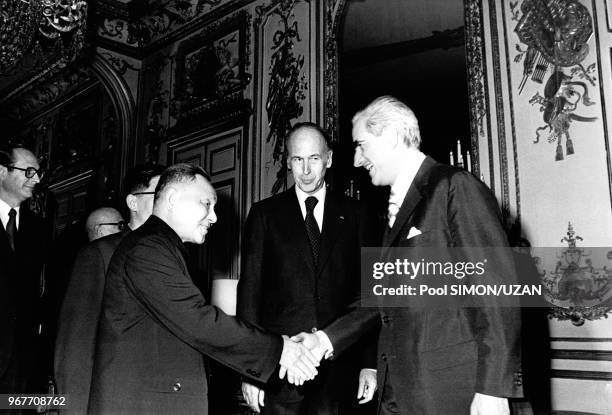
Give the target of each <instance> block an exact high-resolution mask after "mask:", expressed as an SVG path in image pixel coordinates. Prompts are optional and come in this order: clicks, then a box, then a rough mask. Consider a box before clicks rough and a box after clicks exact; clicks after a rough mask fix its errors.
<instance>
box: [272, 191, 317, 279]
mask: <svg viewBox="0 0 612 415" xmlns="http://www.w3.org/2000/svg"><path fill="white" fill-rule="evenodd" d="M284 196H285V197H284V198H283V201H282V203H283V206H282V209H281V210H280V214H279V221H280V223H281V229H287V230H289V232H292V234H293V239H294V242H295V244H292V246H294V247H295V249H296V250H297V252H298V254H299V255H301V256H302V257H304V258H306V262H307V263H308V266H309V267H310V269H311V271H312V272H313V273H314V272H315V264H314V259H313V258H312V250H311V249H310V242H309V241H308V234H307V233H306V225H305V224H304V216H302V210H301V208H300V202H299V200H298V198H297V194H296V193H295V187H291V188H290V189H289V190H287V191H286V192H285V194H284Z"/></svg>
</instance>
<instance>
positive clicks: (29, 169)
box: [6, 166, 46, 179]
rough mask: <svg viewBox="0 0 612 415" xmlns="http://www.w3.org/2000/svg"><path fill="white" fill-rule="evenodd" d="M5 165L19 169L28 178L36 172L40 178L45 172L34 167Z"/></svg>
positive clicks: (11, 168)
mask: <svg viewBox="0 0 612 415" xmlns="http://www.w3.org/2000/svg"><path fill="white" fill-rule="evenodd" d="M6 167H7V168H8V169H9V170H21V171H23V172H25V177H26V178H28V179H31V178H32V177H34V175H36V174H38V178H39V179H42V178H43V176H44V175H45V173H46V172H45V170H44V169H35V168H34V167H26V168H25V169H24V168H21V167H17V166H6Z"/></svg>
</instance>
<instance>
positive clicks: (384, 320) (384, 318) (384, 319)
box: [382, 314, 391, 324]
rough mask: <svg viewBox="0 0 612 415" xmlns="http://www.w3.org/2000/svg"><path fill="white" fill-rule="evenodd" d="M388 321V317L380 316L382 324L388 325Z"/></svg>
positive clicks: (389, 318) (389, 319)
mask: <svg viewBox="0 0 612 415" xmlns="http://www.w3.org/2000/svg"><path fill="white" fill-rule="evenodd" d="M390 321H391V317H389V316H388V315H386V314H385V315H383V316H382V322H383V323H384V324H389V322H390Z"/></svg>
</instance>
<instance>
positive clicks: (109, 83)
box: [92, 54, 136, 192]
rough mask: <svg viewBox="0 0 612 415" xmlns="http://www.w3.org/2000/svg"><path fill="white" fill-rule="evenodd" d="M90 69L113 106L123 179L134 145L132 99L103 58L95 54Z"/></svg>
mask: <svg viewBox="0 0 612 415" xmlns="http://www.w3.org/2000/svg"><path fill="white" fill-rule="evenodd" d="M92 68H93V69H94V71H95V72H96V74H97V75H98V78H99V79H100V81H101V82H102V85H103V86H104V88H105V89H106V91H107V92H108V94H109V96H110V98H111V101H112V103H113V106H114V108H115V110H116V112H117V117H118V118H119V119H118V124H119V128H120V130H119V132H118V137H119V142H120V143H121V149H120V154H121V162H120V166H121V172H120V175H119V177H123V176H124V173H125V172H126V171H127V169H128V167H129V166H130V165H131V160H132V158H133V154H131V152H132V151H133V150H132V149H133V148H134V143H135V136H136V134H135V130H136V113H135V111H136V110H135V104H134V97H133V96H132V93H131V92H130V88H129V87H128V86H127V84H126V83H125V80H124V79H123V77H122V76H121V75H122V74H120V73H118V72H117V71H116V70H115V68H114V66H113V65H112V64H111V63H110V62H108V61H107V60H106V59H104V56H103V55H101V54H97V55H96V56H95V58H94V61H93V63H92ZM122 185H123V183H122V182H121V181H120V184H119V192H121V191H122V190H123V189H122V188H121V186H122Z"/></svg>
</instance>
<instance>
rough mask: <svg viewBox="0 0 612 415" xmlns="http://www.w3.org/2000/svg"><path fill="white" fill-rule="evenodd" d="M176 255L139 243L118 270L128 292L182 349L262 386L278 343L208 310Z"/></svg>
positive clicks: (151, 241)
mask: <svg viewBox="0 0 612 415" xmlns="http://www.w3.org/2000/svg"><path fill="white" fill-rule="evenodd" d="M178 255H179V254H178V252H175V250H173V249H171V248H170V247H168V246H167V245H166V242H165V241H164V240H162V239H161V238H159V237H156V236H153V237H150V238H147V239H144V240H142V241H141V242H140V243H139V244H138V245H136V246H135V247H133V248H132V249H131V251H130V252H129V255H128V258H127V261H126V262H125V265H124V266H125V275H126V277H125V279H126V281H125V282H126V286H127V289H128V291H130V292H131V294H132V295H133V296H134V297H135V298H136V300H137V301H138V302H140V303H141V304H142V305H143V306H144V307H145V309H146V310H147V312H148V313H149V314H150V315H151V316H152V317H153V318H154V319H155V320H157V321H158V322H159V323H160V324H161V325H162V326H164V327H165V328H166V329H167V330H168V331H170V332H171V333H173V334H174V335H175V336H177V337H178V338H180V339H181V340H182V341H184V342H185V343H187V344H189V345H191V346H192V347H193V348H195V349H196V350H199V351H200V352H201V353H203V354H205V355H207V356H209V357H211V358H213V359H215V360H217V361H219V362H221V363H222V364H224V365H226V366H228V367H230V368H232V369H233V370H235V371H236V372H238V373H240V374H242V375H243V376H246V377H249V378H251V379H253V380H256V381H260V382H261V381H265V380H267V379H268V378H269V377H270V376H271V375H272V373H273V372H274V370H275V369H276V366H277V363H278V362H279V360H280V356H281V352H282V348H283V343H282V339H281V337H280V336H273V335H271V334H267V333H265V332H263V331H262V330H260V329H258V328H256V327H253V326H252V325H250V324H248V323H244V322H242V321H241V320H239V319H237V318H234V317H231V316H228V315H226V314H225V313H223V311H221V310H220V309H218V308H217V307H215V306H212V305H210V304H208V303H207V302H206V300H205V299H204V297H203V296H202V294H201V292H200V290H198V289H197V287H196V286H195V285H194V284H193V282H192V280H191V277H190V276H189V274H188V273H187V270H186V267H181V263H182V260H181V259H180V258H179V256H178Z"/></svg>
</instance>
